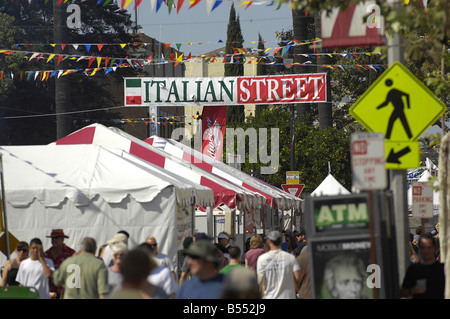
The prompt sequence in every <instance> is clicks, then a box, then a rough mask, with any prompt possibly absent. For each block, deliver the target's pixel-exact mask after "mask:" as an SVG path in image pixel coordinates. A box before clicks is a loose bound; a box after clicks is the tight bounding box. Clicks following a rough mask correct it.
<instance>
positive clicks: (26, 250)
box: [17, 248, 28, 253]
mask: <svg viewBox="0 0 450 319" xmlns="http://www.w3.org/2000/svg"><path fill="white" fill-rule="evenodd" d="M17 251H21V252H24V253H26V252H28V249H25V248H19V249H17Z"/></svg>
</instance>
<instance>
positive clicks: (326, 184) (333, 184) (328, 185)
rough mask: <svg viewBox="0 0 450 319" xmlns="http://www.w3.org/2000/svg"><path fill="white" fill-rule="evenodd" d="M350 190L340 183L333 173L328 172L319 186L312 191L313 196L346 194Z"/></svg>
mask: <svg viewBox="0 0 450 319" xmlns="http://www.w3.org/2000/svg"><path fill="white" fill-rule="evenodd" d="M346 194H350V192H349V191H348V190H347V189H346V188H345V187H344V186H342V184H341V183H339V182H338V181H337V180H336V178H334V176H333V175H331V174H328V176H327V177H325V179H324V180H323V181H322V183H320V185H319V186H317V188H316V189H315V190H314V191H313V192H312V193H311V196H322V195H325V196H332V195H346Z"/></svg>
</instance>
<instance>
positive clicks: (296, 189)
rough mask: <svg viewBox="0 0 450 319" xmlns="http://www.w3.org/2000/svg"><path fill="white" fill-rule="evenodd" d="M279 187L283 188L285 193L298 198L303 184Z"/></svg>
mask: <svg viewBox="0 0 450 319" xmlns="http://www.w3.org/2000/svg"><path fill="white" fill-rule="evenodd" d="M281 187H283V189H284V191H285V192H287V193H289V194H291V195H293V196H295V197H299V196H300V194H301V192H302V190H303V188H304V187H305V184H281Z"/></svg>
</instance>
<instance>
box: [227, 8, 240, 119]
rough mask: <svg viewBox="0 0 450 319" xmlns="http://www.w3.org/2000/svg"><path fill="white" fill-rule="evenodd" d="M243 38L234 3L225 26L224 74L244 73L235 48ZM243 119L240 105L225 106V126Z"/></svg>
mask: <svg viewBox="0 0 450 319" xmlns="http://www.w3.org/2000/svg"><path fill="white" fill-rule="evenodd" d="M243 44H244V38H243V36H242V31H241V23H240V21H239V17H238V16H236V10H235V8H234V3H233V4H232V5H231V8H230V17H229V21H228V27H227V43H226V46H225V53H226V55H227V63H226V64H225V74H224V75H225V76H242V75H244V65H243V63H242V59H241V58H242V55H241V54H240V53H239V52H237V50H236V49H238V48H243ZM244 119H245V110H244V106H242V105H229V106H227V126H230V125H231V126H232V125H233V123H242V122H243V121H244Z"/></svg>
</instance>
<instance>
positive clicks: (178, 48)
mask: <svg viewBox="0 0 450 319" xmlns="http://www.w3.org/2000/svg"><path fill="white" fill-rule="evenodd" d="M175 45H176V46H177V50H178V51H180V48H181V43H177V44H175Z"/></svg>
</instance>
